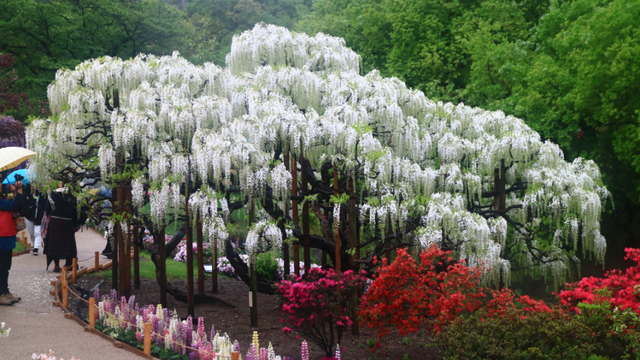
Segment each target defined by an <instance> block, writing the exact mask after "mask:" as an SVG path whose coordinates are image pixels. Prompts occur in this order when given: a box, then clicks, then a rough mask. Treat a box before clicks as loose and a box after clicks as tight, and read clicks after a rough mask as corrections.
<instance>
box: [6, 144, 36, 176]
mask: <svg viewBox="0 0 640 360" xmlns="http://www.w3.org/2000/svg"><path fill="white" fill-rule="evenodd" d="M35 154H36V153H34V152H33V151H31V150H29V149H25V148H21V147H15V146H10V147H6V148H2V149H0V171H3V170H7V169H12V168H14V167H16V166H18V165H20V164H22V163H23V162H25V161H26V160H27V159H29V158H30V157H32V156H33V155H35Z"/></svg>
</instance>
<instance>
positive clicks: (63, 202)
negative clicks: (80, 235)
mask: <svg viewBox="0 0 640 360" xmlns="http://www.w3.org/2000/svg"><path fill="white" fill-rule="evenodd" d="M48 200H49V201H47V202H46V205H45V212H46V213H47V214H50V215H51V219H50V220H49V225H48V229H47V235H46V238H45V239H44V254H45V255H46V256H47V269H48V268H49V264H50V263H51V261H53V263H54V265H55V267H54V269H53V271H54V272H60V271H61V269H60V259H61V258H64V259H65V264H64V266H66V267H71V265H72V264H73V258H75V257H76V256H77V255H78V250H77V247H76V228H77V227H78V225H77V223H76V222H77V208H76V201H75V198H74V197H72V196H71V195H70V194H69V189H68V188H66V187H64V186H63V184H62V183H59V184H58V189H56V190H55V191H52V192H51V193H50V195H49V199H48Z"/></svg>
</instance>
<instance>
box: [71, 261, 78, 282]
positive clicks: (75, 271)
mask: <svg viewBox="0 0 640 360" xmlns="http://www.w3.org/2000/svg"><path fill="white" fill-rule="evenodd" d="M72 264H73V265H71V283H72V284H75V283H76V279H77V278H78V258H73V263H72Z"/></svg>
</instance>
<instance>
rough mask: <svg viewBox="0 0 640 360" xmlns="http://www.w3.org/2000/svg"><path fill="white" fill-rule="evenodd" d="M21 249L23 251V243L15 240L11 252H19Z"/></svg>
mask: <svg viewBox="0 0 640 360" xmlns="http://www.w3.org/2000/svg"><path fill="white" fill-rule="evenodd" d="M22 251H24V245H22V243H21V242H16V248H15V249H13V253H14V254H15V253H19V252H22Z"/></svg>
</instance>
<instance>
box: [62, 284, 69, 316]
mask: <svg viewBox="0 0 640 360" xmlns="http://www.w3.org/2000/svg"><path fill="white" fill-rule="evenodd" d="M68 305H69V283H68V282H67V279H66V278H62V307H63V308H64V310H65V311H69V310H68V309H69V307H68Z"/></svg>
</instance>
